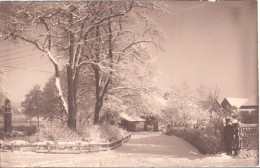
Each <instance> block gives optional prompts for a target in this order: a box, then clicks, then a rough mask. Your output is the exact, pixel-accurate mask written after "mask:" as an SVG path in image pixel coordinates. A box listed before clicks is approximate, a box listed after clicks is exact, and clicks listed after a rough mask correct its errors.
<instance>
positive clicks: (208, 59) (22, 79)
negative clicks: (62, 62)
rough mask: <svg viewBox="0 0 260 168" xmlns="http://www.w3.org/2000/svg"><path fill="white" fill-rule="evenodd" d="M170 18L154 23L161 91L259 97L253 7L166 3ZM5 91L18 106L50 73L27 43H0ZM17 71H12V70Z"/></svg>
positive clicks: (48, 65)
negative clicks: (181, 88)
mask: <svg viewBox="0 0 260 168" xmlns="http://www.w3.org/2000/svg"><path fill="white" fill-rule="evenodd" d="M167 3H168V5H169V6H170V7H171V8H172V11H171V13H172V14H170V15H167V16H165V17H164V18H160V19H159V20H157V24H158V26H159V27H160V28H161V30H162V32H163V33H164V35H165V40H164V41H163V42H162V47H163V49H164V51H160V50H156V49H151V51H150V52H151V54H152V55H155V56H157V57H158V60H157V69H158V72H159V73H160V74H161V76H159V80H158V81H159V86H160V87H164V88H167V87H176V86H180V85H181V84H182V83H183V82H184V81H186V82H187V83H188V84H189V85H190V87H191V88H194V89H196V88H198V87H199V86H201V85H203V86H204V87H205V88H208V89H209V88H215V87H216V86H217V87H218V88H219V89H220V99H219V100H220V101H222V100H223V98H224V97H240V98H249V97H251V96H253V95H254V94H257V93H258V90H257V87H258V74H257V67H258V65H257V3H256V1H253V0H248V1H228V2H227V1H224V2H223V1H221V2H207V1H168V2H167ZM0 46H1V47H0V66H2V67H3V66H5V68H6V70H5V71H6V72H5V76H6V79H5V80H4V84H3V86H4V87H5V88H6V89H7V90H8V92H9V93H8V97H9V98H10V99H11V101H14V102H21V101H23V99H24V96H25V94H27V93H28V92H29V90H30V89H31V88H32V87H33V85H35V84H40V85H41V86H42V87H44V84H45V82H46V81H47V80H48V78H49V77H50V76H51V75H52V74H53V72H54V69H53V66H52V64H51V63H50V62H49V61H48V59H47V57H46V56H42V54H41V53H40V52H38V51H37V50H36V49H33V47H32V46H30V45H28V44H26V43H19V44H16V45H14V44H11V43H8V42H6V41H0ZM11 67H16V68H11Z"/></svg>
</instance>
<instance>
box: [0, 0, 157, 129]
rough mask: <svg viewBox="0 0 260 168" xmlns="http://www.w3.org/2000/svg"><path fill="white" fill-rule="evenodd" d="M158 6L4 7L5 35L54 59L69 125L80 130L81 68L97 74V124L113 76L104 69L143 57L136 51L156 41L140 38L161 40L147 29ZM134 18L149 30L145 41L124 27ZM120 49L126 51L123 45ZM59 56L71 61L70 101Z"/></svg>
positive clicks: (47, 4)
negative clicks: (149, 17) (148, 15)
mask: <svg viewBox="0 0 260 168" xmlns="http://www.w3.org/2000/svg"><path fill="white" fill-rule="evenodd" d="M156 4H160V2H149V1H120V2H112V1H106V2H105V1H95V2H94V1H86V2H69V1H66V2H65V1H62V2H40V3H39V2H16V3H13V2H12V3H11V2H1V4H0V11H1V12H0V17H1V19H0V20H1V21H0V22H1V23H0V28H1V34H2V36H3V37H4V38H5V39H8V40H11V41H16V40H23V41H25V42H28V43H31V44H33V45H34V46H35V47H36V48H37V49H38V50H40V51H42V52H43V53H45V54H46V55H47V56H48V57H49V59H50V61H51V62H52V63H53V65H54V68H55V77H56V88H57V90H58V93H59V98H60V100H61V101H62V104H63V108H64V111H65V112H66V113H65V114H66V115H67V117H68V126H69V127H70V128H71V129H75V128H76V116H77V103H78V102H77V91H78V90H77V89H78V87H77V86H78V80H79V73H80V68H81V67H83V66H86V65H87V66H91V67H92V68H93V70H94V72H95V80H96V82H95V84H96V90H95V91H96V108H95V119H94V121H95V122H98V120H99V112H100V109H101V107H102V104H103V98H104V94H105V92H106V90H107V87H108V84H109V83H110V75H111V73H112V71H110V70H109V71H106V75H102V74H103V73H102V74H100V72H101V71H103V70H105V68H103V66H104V65H106V66H105V67H110V68H112V67H113V63H115V61H119V60H120V59H122V58H125V57H128V56H129V54H126V53H129V51H132V52H131V55H132V56H135V57H136V58H137V59H139V57H138V56H140V55H141V54H140V52H137V51H138V50H137V49H138V48H140V45H141V44H142V43H146V42H151V41H152V40H154V39H148V40H147V39H146V40H145V38H143V39H142V40H141V39H139V37H145V36H147V35H148V34H146V32H149V31H150V30H151V31H150V32H152V34H151V33H150V35H151V36H150V38H154V37H155V36H157V35H158V32H156V31H154V29H152V27H151V26H150V25H151V24H148V23H150V22H149V21H147V20H146V17H144V13H145V11H148V12H149V11H150V12H153V11H156V10H157V9H159V6H158V5H156ZM159 10H160V9H159ZM133 15H135V16H138V17H139V21H140V22H138V25H142V24H143V25H144V26H145V27H146V28H147V29H146V30H145V32H144V34H141V36H139V35H138V34H134V33H133V32H135V31H130V32H132V33H130V34H129V31H128V30H134V29H130V28H129V27H128V29H126V27H124V23H125V22H128V25H130V23H131V22H132V23H133V18H135V17H132V16H133ZM141 18H142V19H141ZM144 21H145V22H144ZM135 24H136V23H135ZM132 25H134V24H132ZM138 27H139V26H138ZM132 28H136V27H132ZM124 34H125V35H124ZM127 34H128V35H127ZM123 35H124V36H123ZM119 38H121V39H124V38H127V39H130V40H132V41H131V43H123V42H122V40H117V39H119ZM115 42H118V43H120V44H118V45H117V48H120V50H116V46H115V45H114V43H115ZM121 44H122V45H123V46H124V47H123V46H120V45H121ZM118 52H120V53H118ZM116 53H117V55H116ZM60 57H62V58H63V59H64V60H65V62H66V71H67V84H68V90H67V94H68V96H67V101H66V100H65V98H64V96H63V92H62V89H61V86H60V79H59V77H60V74H59V69H61V68H60V66H59V64H58V62H57V59H58V58H60ZM103 58H106V59H105V60H104V59H103ZM107 60H108V61H107ZM101 83H102V85H101Z"/></svg>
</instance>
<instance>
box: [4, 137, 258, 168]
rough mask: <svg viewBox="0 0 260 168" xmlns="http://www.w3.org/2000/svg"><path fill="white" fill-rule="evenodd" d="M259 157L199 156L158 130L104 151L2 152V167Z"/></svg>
mask: <svg viewBox="0 0 260 168" xmlns="http://www.w3.org/2000/svg"><path fill="white" fill-rule="evenodd" d="M257 165H258V159H256V158H253V157H249V158H246V159H245V158H243V157H234V156H227V155H225V154H218V155H202V154H200V153H199V152H198V150H197V149H196V148H194V147H193V146H192V145H190V144H189V143H187V142H185V141H183V140H182V139H180V138H178V137H175V136H167V135H163V134H160V133H134V134H132V139H131V140H129V141H128V142H126V143H125V144H123V145H122V146H120V147H119V148H117V149H115V150H111V151H107V152H98V153H86V154H42V153H37V154H36V153H32V152H2V153H1V167H103V166H104V167H140V166H141V167H147V166H149V167H151V166H153V167H163V166H168V167H177V166H212V167H214V166H257Z"/></svg>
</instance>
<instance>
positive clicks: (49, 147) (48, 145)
mask: <svg viewBox="0 0 260 168" xmlns="http://www.w3.org/2000/svg"><path fill="white" fill-rule="evenodd" d="M47 150H48V153H50V151H51V146H50V143H49V142H47Z"/></svg>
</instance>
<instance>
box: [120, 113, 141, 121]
mask: <svg viewBox="0 0 260 168" xmlns="http://www.w3.org/2000/svg"><path fill="white" fill-rule="evenodd" d="M120 117H122V118H123V119H125V120H127V121H145V120H144V119H142V118H140V117H139V116H133V115H131V116H130V115H128V114H126V113H120Z"/></svg>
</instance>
